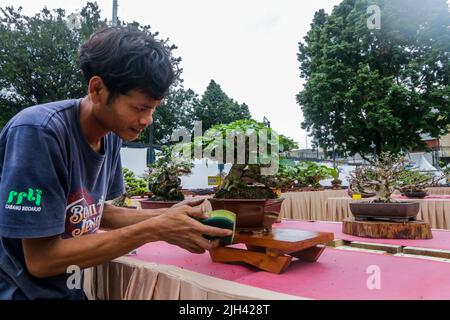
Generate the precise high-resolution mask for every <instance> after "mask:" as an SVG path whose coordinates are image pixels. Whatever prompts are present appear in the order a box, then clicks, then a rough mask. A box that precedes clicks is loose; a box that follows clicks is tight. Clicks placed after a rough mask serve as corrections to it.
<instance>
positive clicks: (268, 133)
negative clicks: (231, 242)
mask: <svg viewBox="0 0 450 320" xmlns="http://www.w3.org/2000/svg"><path fill="white" fill-rule="evenodd" d="M262 136H264V137H266V138H267V140H268V141H271V142H273V143H272V144H265V145H263V143H261V137H262ZM230 137H231V138H230ZM235 137H236V138H235ZM239 137H240V138H242V139H241V140H239V139H240V138H239ZM256 137H258V143H256ZM278 139H279V138H278V135H276V133H275V132H273V131H272V130H271V129H270V128H267V127H266V126H265V125H264V124H262V123H258V122H256V121H254V120H238V121H235V122H232V123H230V124H219V125H215V126H213V127H212V128H211V129H210V130H208V131H206V133H205V134H204V135H203V136H200V137H196V138H195V139H194V141H193V142H192V143H191V144H189V146H188V148H190V149H189V150H190V152H191V154H192V155H194V157H195V156H197V157H198V158H207V159H211V160H215V161H220V162H222V163H226V162H228V163H230V162H231V163H232V166H231V169H230V171H229V172H228V174H227V175H226V176H225V178H224V179H223V180H222V182H221V184H220V185H219V187H218V188H217V191H216V193H215V195H214V197H213V198H210V199H208V200H209V201H210V203H211V206H212V208H213V210H218V209H225V210H229V211H232V212H234V213H235V214H236V227H237V228H239V229H241V230H242V229H246V230H255V229H258V230H261V229H269V228H270V227H271V225H272V224H273V222H275V221H276V219H277V217H278V214H279V211H280V207H281V203H282V201H283V199H282V198H279V197H278V195H277V193H276V192H275V191H274V189H276V188H279V187H281V186H282V185H283V184H286V183H289V182H288V181H287V175H284V176H283V174H285V173H286V171H285V170H284V169H282V170H281V171H280V170H276V171H275V172H272V173H270V174H264V173H265V172H266V171H270V168H271V167H270V166H271V165H273V164H274V165H276V166H277V169H280V161H279V159H280V154H279V149H280V148H279V142H280V141H279V140H278ZM252 141H253V142H252ZM277 147H278V148H277ZM196 148H199V149H200V151H201V152H200V154H201V156H199V154H198V153H197V155H196V152H195V149H196ZM264 148H267V150H266V151H267V152H263V151H264ZM283 165H284V164H283V163H282V162H281V166H283ZM280 173H282V174H280Z"/></svg>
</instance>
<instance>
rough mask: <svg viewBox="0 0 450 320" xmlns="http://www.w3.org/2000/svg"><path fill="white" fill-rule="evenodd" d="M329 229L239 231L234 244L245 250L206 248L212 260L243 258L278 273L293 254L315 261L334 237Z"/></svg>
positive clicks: (263, 268)
mask: <svg viewBox="0 0 450 320" xmlns="http://www.w3.org/2000/svg"><path fill="white" fill-rule="evenodd" d="M333 239H334V235H333V233H332V232H309V231H300V230H290V229H273V230H271V231H268V232H264V233H263V232H253V233H238V234H236V235H235V236H234V241H233V244H238V243H243V244H245V245H246V247H247V250H245V249H239V248H231V247H218V248H214V249H211V250H210V251H209V253H210V255H211V258H212V261H214V262H231V263H233V262H234V263H238V262H244V263H247V264H249V265H252V266H255V267H257V268H259V269H262V270H265V271H269V272H272V273H281V272H283V271H284V270H285V269H286V268H287V266H288V265H289V264H290V263H291V260H292V258H293V257H295V258H299V259H301V260H303V261H307V262H315V261H317V259H318V258H319V256H320V255H321V254H322V252H323V250H324V249H325V246H324V245H325V244H327V243H328V242H331V241H333Z"/></svg>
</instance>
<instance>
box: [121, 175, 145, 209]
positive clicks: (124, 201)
mask: <svg viewBox="0 0 450 320" xmlns="http://www.w3.org/2000/svg"><path fill="white" fill-rule="evenodd" d="M122 174H123V180H124V184H125V194H123V195H122V196H120V197H118V198H116V199H114V200H113V202H112V203H113V205H115V206H118V207H126V208H132V209H136V206H132V205H131V198H132V197H138V196H141V197H142V196H146V195H148V189H147V181H146V180H145V179H142V178H138V177H136V175H135V174H134V172H133V171H131V170H129V169H127V168H122Z"/></svg>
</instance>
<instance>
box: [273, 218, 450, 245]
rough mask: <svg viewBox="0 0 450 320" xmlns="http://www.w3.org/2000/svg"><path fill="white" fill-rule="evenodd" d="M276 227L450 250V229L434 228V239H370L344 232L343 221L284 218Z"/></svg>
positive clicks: (361, 239)
mask: <svg viewBox="0 0 450 320" xmlns="http://www.w3.org/2000/svg"><path fill="white" fill-rule="evenodd" d="M274 226H275V228H287V229H301V230H308V231H322V232H333V233H334V238H335V239H342V240H347V241H361V242H370V243H381V244H392V245H399V246H404V247H407V246H410V247H420V248H427V249H443V250H450V230H441V229H439V230H437V229H433V230H432V233H433V239H429V240H402V239H370V238H361V237H356V236H352V235H348V234H345V233H343V232H342V223H341V222H326V221H314V222H310V221H293V220H283V223H278V224H276V225H274Z"/></svg>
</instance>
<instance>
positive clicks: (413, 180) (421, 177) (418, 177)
mask: <svg viewBox="0 0 450 320" xmlns="http://www.w3.org/2000/svg"><path fill="white" fill-rule="evenodd" d="M435 179H440V178H437V177H435V176H434V175H432V174H429V173H421V172H419V171H415V170H411V169H405V170H404V171H403V173H402V174H401V176H400V183H399V190H400V192H402V193H408V192H424V191H425V188H426V187H429V186H431V185H432V184H434V182H435Z"/></svg>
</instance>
